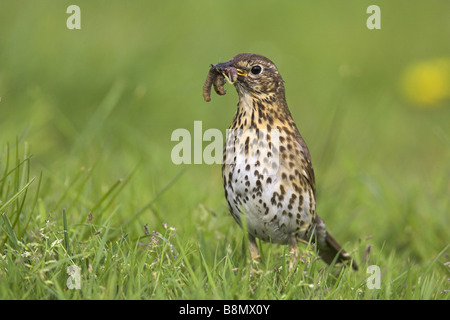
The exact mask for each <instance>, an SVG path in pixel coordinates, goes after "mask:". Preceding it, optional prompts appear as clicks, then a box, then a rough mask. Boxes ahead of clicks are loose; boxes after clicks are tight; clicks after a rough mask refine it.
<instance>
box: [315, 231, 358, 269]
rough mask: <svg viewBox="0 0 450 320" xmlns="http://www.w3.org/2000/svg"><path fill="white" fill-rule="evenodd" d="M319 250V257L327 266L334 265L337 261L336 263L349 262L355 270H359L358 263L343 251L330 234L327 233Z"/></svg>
mask: <svg viewBox="0 0 450 320" xmlns="http://www.w3.org/2000/svg"><path fill="white" fill-rule="evenodd" d="M319 243H320V242H319ZM318 249H319V256H320V257H321V258H322V260H323V261H325V262H326V263H327V264H332V263H333V261H334V260H335V259H336V262H345V261H349V262H350V264H351V266H352V268H353V270H358V265H357V264H356V262H355V261H354V260H353V259H352V257H350V256H349V255H348V253H347V252H345V251H344V250H343V249H342V247H341V245H340V244H339V243H338V242H337V241H336V240H335V239H334V238H333V237H332V236H331V235H330V234H329V233H328V232H326V237H325V241H324V243H322V244H321V245H319V246H318Z"/></svg>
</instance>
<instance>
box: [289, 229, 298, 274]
mask: <svg viewBox="0 0 450 320" xmlns="http://www.w3.org/2000/svg"><path fill="white" fill-rule="evenodd" d="M289 253H290V259H289V260H290V261H289V269H292V268H293V267H294V265H295V263H296V262H297V258H298V248H297V239H296V237H295V236H294V235H292V236H291V237H290V238H289Z"/></svg>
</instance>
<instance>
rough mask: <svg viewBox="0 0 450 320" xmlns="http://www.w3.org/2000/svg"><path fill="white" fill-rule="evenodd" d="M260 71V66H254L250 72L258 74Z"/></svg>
mask: <svg viewBox="0 0 450 320" xmlns="http://www.w3.org/2000/svg"><path fill="white" fill-rule="evenodd" d="M261 71H262V68H261V66H254V67H253V68H252V70H251V72H252V73H253V74H260V73H261Z"/></svg>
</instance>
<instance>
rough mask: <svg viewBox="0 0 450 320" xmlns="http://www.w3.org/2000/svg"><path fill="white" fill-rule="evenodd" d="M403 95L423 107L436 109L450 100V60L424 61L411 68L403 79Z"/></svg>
mask: <svg viewBox="0 0 450 320" xmlns="http://www.w3.org/2000/svg"><path fill="white" fill-rule="evenodd" d="M402 89H403V93H404V95H405V96H406V98H408V99H409V100H410V101H411V102H413V103H414V104H416V105H418V106H421V107H436V106H439V105H441V102H442V101H443V100H445V99H447V98H450V59H445V58H441V59H435V60H429V61H423V62H420V63H417V64H414V65H411V66H409V67H408V68H407V69H406V70H405V73H404V74H403V78H402Z"/></svg>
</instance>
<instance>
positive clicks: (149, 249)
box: [0, 1, 450, 300]
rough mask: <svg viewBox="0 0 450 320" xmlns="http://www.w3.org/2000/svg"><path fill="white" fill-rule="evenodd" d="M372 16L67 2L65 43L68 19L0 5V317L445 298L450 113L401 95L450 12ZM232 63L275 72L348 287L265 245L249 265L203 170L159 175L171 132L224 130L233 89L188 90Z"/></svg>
mask: <svg viewBox="0 0 450 320" xmlns="http://www.w3.org/2000/svg"><path fill="white" fill-rule="evenodd" d="M43 2H46V1H43ZM378 2H379V5H380V7H381V10H382V19H383V20H382V29H381V30H378V31H369V30H367V28H365V19H366V17H367V14H366V13H365V9H366V8H367V6H368V5H370V4H372V3H370V1H368V2H364V1H358V2H356V1H354V2H352V1H348V2H346V3H340V4H339V5H337V4H335V3H334V2H331V1H330V2H322V4H321V5H318V4H314V3H313V2H298V3H296V4H292V3H291V2H289V1H280V5H279V6H276V7H273V6H270V5H269V2H265V1H259V2H258V3H262V5H260V6H259V7H257V8H255V6H254V2H252V1H248V2H244V3H241V2H237V1H236V2H235V1H230V2H229V3H228V5H227V6H224V5H223V4H219V3H211V2H206V1H196V2H190V3H189V4H187V3H184V2H179V1H177V2H176V3H175V2H167V3H163V2H140V1H136V2H133V4H132V5H127V6H125V5H124V4H123V3H120V2H115V3H113V4H109V5H108V6H104V5H102V4H103V2H101V1H98V2H93V1H79V5H80V7H81V12H82V29H81V30H79V31H70V30H67V28H66V27H65V20H66V19H67V14H66V13H65V10H66V8H67V6H68V5H69V4H71V3H69V2H67V3H64V2H60V3H54V2H48V3H46V4H47V5H46V6H44V5H43V6H41V5H39V4H36V3H35V2H31V1H30V2H27V1H22V2H21V3H20V4H16V3H15V2H12V1H10V2H5V1H0V7H1V8H2V10H0V60H1V61H2V66H1V67H0V97H1V100H0V215H1V218H0V299H69V300H70V299H164V300H166V299H193V300H195V299H279V300H291V299H324V300H325V299H368V300H371V299H399V300H402V299H408V300H409V299H433V300H434V299H439V300H448V299H449V298H450V293H449V289H450V282H449V280H448V279H449V278H450V269H449V268H450V265H449V260H450V259H449V256H448V255H449V252H450V248H449V244H450V238H449V235H448V234H449V232H448V225H449V221H448V217H449V214H448V213H449V209H450V208H449V200H448V199H449V198H448V194H449V192H450V189H449V178H450V167H449V165H448V163H449V161H450V128H449V126H448V123H449V122H450V105H449V100H448V98H447V99H443V100H441V101H440V102H439V103H437V104H436V105H432V106H420V105H416V104H415V103H414V101H410V100H408V97H405V96H403V94H402V91H401V86H400V84H399V83H400V82H401V79H402V76H403V71H404V70H405V69H407V68H408V67H409V66H411V65H413V66H414V65H415V64H416V63H418V62H419V61H423V60H432V59H435V58H442V57H444V58H445V57H448V52H450V48H449V43H448V41H446V39H448V36H449V34H448V31H447V30H448V28H446V27H445V25H446V21H447V20H446V15H445V13H446V12H448V4H447V3H445V2H439V1H436V2H429V1H416V2H415V4H414V5H407V6H405V5H404V4H402V3H401V1H399V2H400V3H397V2H396V3H391V2H388V1H378ZM324 3H325V4H324ZM19 6H23V7H26V9H27V10H24V8H22V7H19ZM219 6H220V7H219ZM19 9H20V10H19ZM219 9H220V10H219ZM445 9H447V10H445ZM237 11H239V12H253V16H259V17H265V16H267V15H269V14H270V15H272V16H273V17H274V18H273V19H274V20H273V21H274V25H276V26H278V27H277V28H274V27H273V25H272V26H269V25H267V24H266V23H264V20H261V21H260V20H258V19H256V20H254V19H252V20H251V21H250V20H249V19H250V18H248V19H247V18H245V19H235V18H230V17H234V14H235V12H237ZM318 12H320V15H318V14H317V13H318ZM194 13H195V14H200V17H201V18H199V19H192V15H194ZM219 13H220V14H219ZM312 13H315V14H312ZM425 13H426V14H425ZM243 16H245V15H239V17H243ZM37 17H39V19H38V18H37ZM330 26H332V27H330ZM242 30H248V32H242ZM342 34H346V35H348V36H346V37H344V38H343V37H342ZM419 36H421V37H422V38H421V39H423V40H422V43H421V46H417V37H419ZM249 38H250V39H251V40H249ZM17 39H20V41H17ZM399 39H401V41H400V40H399ZM55 43H58V45H55ZM380 48H389V49H390V50H387V51H383V50H381V51H380ZM244 51H253V52H257V53H261V54H265V55H267V56H269V57H270V58H272V59H273V60H274V61H275V62H276V63H277V65H278V67H279V69H280V71H281V73H282V74H283V77H284V79H285V80H286V91H287V98H288V103H289V105H290V108H291V111H292V114H293V116H294V120H295V121H296V123H297V124H298V126H299V128H300V131H301V132H302V135H303V136H304V138H305V140H306V141H307V143H308V146H309V147H310V151H311V154H312V160H313V164H314V167H315V171H316V180H317V181H316V184H317V196H318V207H317V211H318V212H319V214H320V215H321V216H322V218H324V220H325V221H326V223H327V226H328V227H329V229H330V232H331V233H332V234H333V235H334V236H335V238H336V239H338V240H339V241H340V242H341V243H342V244H343V245H344V247H345V249H346V250H347V251H350V252H351V253H352V255H353V256H354V257H355V259H356V261H357V262H358V265H359V267H360V270H359V271H358V272H354V271H352V270H349V269H346V268H339V267H334V266H331V267H330V266H327V265H325V264H324V263H323V262H322V261H320V260H319V259H318V258H317V255H316V254H315V252H314V248H311V247H306V246H304V245H301V246H300V251H301V252H300V253H301V254H300V256H301V259H299V261H297V263H296V265H295V267H294V268H289V253H288V249H287V248H286V247H283V246H277V245H272V244H268V243H260V247H261V249H262V256H263V258H264V263H262V264H259V265H257V266H255V265H252V264H251V263H250V259H249V252H248V248H247V243H246V241H245V237H244V233H243V232H242V230H241V229H240V228H239V227H238V226H237V224H236V223H235V222H234V221H233V219H232V217H231V216H230V215H229V213H228V209H227V207H226V201H225V199H224V196H223V190H222V181H221V175H220V166H219V165H206V164H201V165H174V164H173V163H172V162H171V160H170V153H171V149H172V148H173V147H174V145H175V144H176V143H175V142H172V141H171V140H170V136H171V133H172V131H173V130H175V129H177V128H186V129H188V130H189V131H191V132H192V130H193V123H194V121H196V120H202V121H203V130H206V129H208V128H219V129H221V130H225V129H226V128H227V127H228V126H229V123H230V122H231V119H232V116H233V114H234V112H235V104H236V94H235V93H234V92H233V90H232V88H228V94H227V95H226V96H224V97H218V96H215V95H214V96H212V101H211V102H210V103H209V104H206V103H204V102H203V101H202V97H201V87H202V84H203V81H204V78H205V77H206V73H207V70H208V65H209V64H210V63H215V62H218V61H223V60H226V59H229V58H230V57H231V56H233V55H234V54H236V53H238V52H244ZM30 52H32V53H33V54H32V55H30ZM373 52H379V53H378V54H374V53H373ZM206 145H207V142H204V143H203V147H205V146H206ZM74 265H75V266H77V267H79V270H80V280H81V287H80V289H72V290H71V289H69V288H68V286H67V281H68V279H69V280H70V275H69V274H68V273H67V270H68V267H69V266H74ZM371 265H376V266H378V267H379V268H380V272H381V279H380V288H379V289H370V288H369V286H370V281H371V278H370V276H371V274H370V273H368V272H367V268H368V267H369V266H371ZM368 284H369V286H368Z"/></svg>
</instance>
